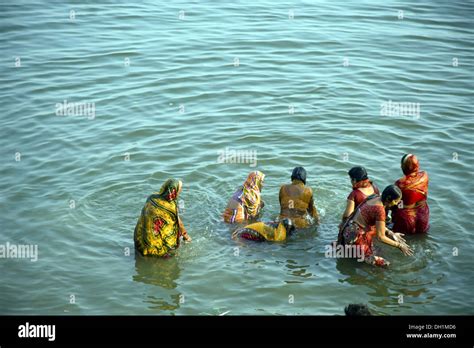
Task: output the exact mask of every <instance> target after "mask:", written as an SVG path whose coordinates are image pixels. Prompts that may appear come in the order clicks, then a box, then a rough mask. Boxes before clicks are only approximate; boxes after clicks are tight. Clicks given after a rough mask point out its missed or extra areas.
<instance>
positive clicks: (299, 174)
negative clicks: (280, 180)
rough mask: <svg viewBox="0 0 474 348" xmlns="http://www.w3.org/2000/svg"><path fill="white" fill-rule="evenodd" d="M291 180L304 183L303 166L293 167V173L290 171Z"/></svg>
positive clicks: (304, 171)
mask: <svg viewBox="0 0 474 348" xmlns="http://www.w3.org/2000/svg"><path fill="white" fill-rule="evenodd" d="M291 180H292V181H293V180H300V181H302V182H303V184H305V185H306V169H304V168H303V167H296V168H295V169H293V173H291Z"/></svg>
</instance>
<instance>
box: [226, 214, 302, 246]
mask: <svg viewBox="0 0 474 348" xmlns="http://www.w3.org/2000/svg"><path fill="white" fill-rule="evenodd" d="M294 231H295V226H293V222H292V221H291V220H290V219H282V220H281V221H279V222H262V221H260V222H255V223H253V224H250V225H247V226H245V227H242V228H239V229H237V230H235V231H234V233H232V238H233V239H237V238H242V239H248V240H252V241H255V242H263V241H269V242H284V241H286V239H287V238H288V237H289V236H290V235H291V234H293V232H294Z"/></svg>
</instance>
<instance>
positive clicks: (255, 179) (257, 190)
mask: <svg viewBox="0 0 474 348" xmlns="http://www.w3.org/2000/svg"><path fill="white" fill-rule="evenodd" d="M264 178H265V174H263V173H262V172H259V171H255V172H251V173H250V174H249V175H248V177H247V180H245V182H244V184H243V185H242V186H241V187H240V188H239V189H238V190H237V191H235V192H234V194H233V195H232V197H231V199H230V200H229V202H228V203H227V207H226V209H225V210H224V213H223V214H222V217H223V219H224V221H225V222H227V223H230V224H233V223H240V222H243V221H246V220H250V219H255V218H256V217H257V216H258V215H259V214H260V211H261V209H262V208H263V206H264V203H263V200H262V198H261V192H262V188H263V180H264Z"/></svg>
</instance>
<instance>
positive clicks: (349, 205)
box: [342, 199, 355, 221]
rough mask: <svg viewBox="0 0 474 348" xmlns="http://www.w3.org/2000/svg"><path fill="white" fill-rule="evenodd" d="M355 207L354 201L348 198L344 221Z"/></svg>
mask: <svg viewBox="0 0 474 348" xmlns="http://www.w3.org/2000/svg"><path fill="white" fill-rule="evenodd" d="M354 208H355V203H354V201H353V200H351V199H348V200H347V203H346V210H344V213H343V214H342V221H344V220H345V219H347V218H348V217H349V216H350V215H351V214H352V212H353V211H354Z"/></svg>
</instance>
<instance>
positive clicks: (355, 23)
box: [0, 0, 474, 315]
mask: <svg viewBox="0 0 474 348" xmlns="http://www.w3.org/2000/svg"><path fill="white" fill-rule="evenodd" d="M473 18H474V5H473V3H472V2H468V1H465V2H464V1H447V0H445V1H439V0H438V1H434V0H433V1H428V0H422V1H383V2H380V1H375V0H367V1H357V2H356V1H354V2H346V1H339V0H336V1H327V2H319V1H277V2H276V1H268V0H261V1H260V0H259V1H233V2H232V3H225V2H222V3H220V2H219V3H217V2H213V1H172V2H171V1H168V2H158V1H142V2H139V3H136V4H132V3H127V2H124V1H71V2H69V4H64V3H62V2H60V1H44V2H33V1H11V2H8V3H7V2H5V1H4V2H3V3H2V4H1V5H0V32H1V33H2V34H1V37H0V48H1V51H2V55H1V57H0V81H1V86H2V87H1V90H0V108H1V113H0V123H1V129H2V137H1V138H0V155H1V164H0V169H1V173H2V174H1V182H0V210H1V217H0V226H1V227H0V228H1V230H0V244H6V243H7V242H8V243H10V244H31V245H37V246H38V253H39V254H38V260H37V261H36V262H33V261H31V260H29V259H16V258H7V259H5V258H3V259H0V275H1V276H0V294H1V296H0V313H1V314H81V315H86V314H159V315H168V314H179V315H183V314H184V315H194V314H198V315H217V314H223V313H225V314H227V315H239V314H250V315H253V314H290V315H291V314H329V315H332V314H342V313H343V308H344V306H345V305H347V304H348V303H353V302H357V303H359V302H363V303H367V304H368V305H369V307H370V309H371V310H372V311H373V312H374V313H377V314H384V315H396V314H408V315H412V314H474V310H473V308H474V299H473V297H472V289H473V287H474V278H473V274H474V272H473V271H474V263H473V261H472V260H473V258H472V254H473V252H474V250H473V249H474V248H473V246H472V242H471V241H472V238H471V233H472V231H473V228H472V227H473V226H472V218H473V214H472V208H471V204H470V201H471V198H472V197H473V194H474V192H473V185H472V182H473V175H472V174H473V138H472V130H473V121H474V119H473V108H472V104H473V99H474V98H473V87H474V82H473V76H474V49H473V39H474V30H473ZM65 101H66V102H65ZM62 103H63V104H64V103H66V105H68V104H67V103H85V104H86V105H88V106H90V108H89V109H87V110H86V109H84V110H83V111H84V112H83V113H82V114H81V111H80V110H79V109H74V110H73V112H72V114H68V113H66V114H64V113H61V111H60V108H61V107H60V105H58V104H62ZM388 103H392V104H391V105H392V106H393V105H394V104H393V103H405V104H403V105H415V106H416V107H415V108H414V109H413V110H411V111H410V110H408V109H407V110H408V111H407V110H403V109H402V110H401V111H400V110H399V111H398V112H397V111H396V110H395V109H390V110H391V111H390V112H382V110H383V109H385V108H386V107H387V105H389V104H388ZM86 111H87V112H86ZM226 149H227V151H229V152H231V151H237V153H239V154H245V153H246V152H248V153H249V154H251V155H255V156H256V157H255V158H253V160H252V161H250V162H254V160H255V161H256V163H231V162H232V161H224V163H222V161H219V153H220V152H222V151H226ZM406 152H412V153H415V154H416V155H417V156H418V157H419V159H420V162H421V167H422V169H424V170H426V171H428V173H429V175H430V192H429V193H430V194H429V205H430V209H431V226H432V227H431V230H430V232H429V234H428V235H427V236H418V237H411V238H409V243H410V244H411V245H412V246H413V247H414V249H415V255H414V256H413V257H404V256H403V255H402V254H401V253H400V252H399V251H398V250H395V249H393V248H389V247H386V246H383V245H382V246H380V248H381V252H382V253H383V255H384V256H385V257H386V258H387V259H388V260H389V261H391V263H392V265H391V267H390V269H377V268H374V267H371V266H368V265H364V264H359V263H357V262H356V261H352V260H335V259H332V258H327V257H325V246H326V245H328V244H329V243H330V242H331V241H333V240H334V239H335V238H336V235H337V224H338V223H339V218H340V215H341V214H342V211H343V210H344V205H345V199H346V196H347V195H348V194H349V192H350V190H351V188H350V183H349V180H348V176H347V171H348V169H350V168H351V167H352V166H354V165H363V166H365V167H366V168H367V170H368V172H369V175H370V176H371V178H372V179H374V181H375V182H376V183H377V184H378V186H379V187H381V188H383V187H385V186H386V185H388V184H390V183H393V182H394V181H395V180H396V179H398V178H399V177H400V176H401V174H402V173H401V170H400V167H399V163H400V158H401V156H402V155H403V154H404V153H406ZM240 162H245V161H240ZM298 165H302V166H304V167H305V168H306V169H307V171H308V184H309V185H311V186H312V187H313V190H314V193H315V201H316V205H317V207H318V210H319V211H320V214H321V216H322V223H321V225H320V226H319V227H318V228H317V229H315V230H308V231H301V232H299V233H298V234H297V235H296V236H294V237H293V238H291V239H290V240H289V241H288V242H286V243H284V244H255V243H244V242H242V243H241V242H235V241H233V240H231V238H230V231H229V227H228V226H226V225H225V224H223V223H222V222H221V221H220V216H221V212H222V210H223V209H224V207H225V204H226V201H227V199H228V198H229V196H230V195H231V194H232V192H233V191H234V190H235V188H236V187H237V186H238V185H240V184H242V183H243V181H244V179H245V178H246V176H247V174H248V173H249V172H250V171H251V170H255V169H257V170H261V171H263V172H264V173H265V174H266V183H265V187H264V190H263V199H264V200H265V202H266V207H265V210H264V214H263V219H264V220H270V219H273V218H274V217H275V216H276V215H277V214H278V211H279V206H278V190H279V186H280V185H281V184H283V183H287V182H289V177H290V174H291V170H292V168H293V167H295V166H298ZM168 177H175V178H179V179H181V180H183V182H184V190H183V193H182V195H181V203H180V204H181V205H182V218H183V221H184V224H185V225H186V227H187V229H188V232H189V234H190V235H191V236H192V237H193V242H192V243H190V244H186V245H183V246H182V248H180V249H179V251H178V253H177V255H176V257H175V258H172V259H166V260H161V259H160V260H156V259H143V258H136V257H135V253H134V250H133V229H134V227H135V223H136V220H137V218H138V216H139V214H140V210H141V208H142V206H143V204H144V201H145V198H146V196H147V195H149V194H150V193H152V192H153V191H156V190H158V189H159V187H160V186H161V184H162V183H163V182H164V181H165V180H166V179H167V178H168Z"/></svg>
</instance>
